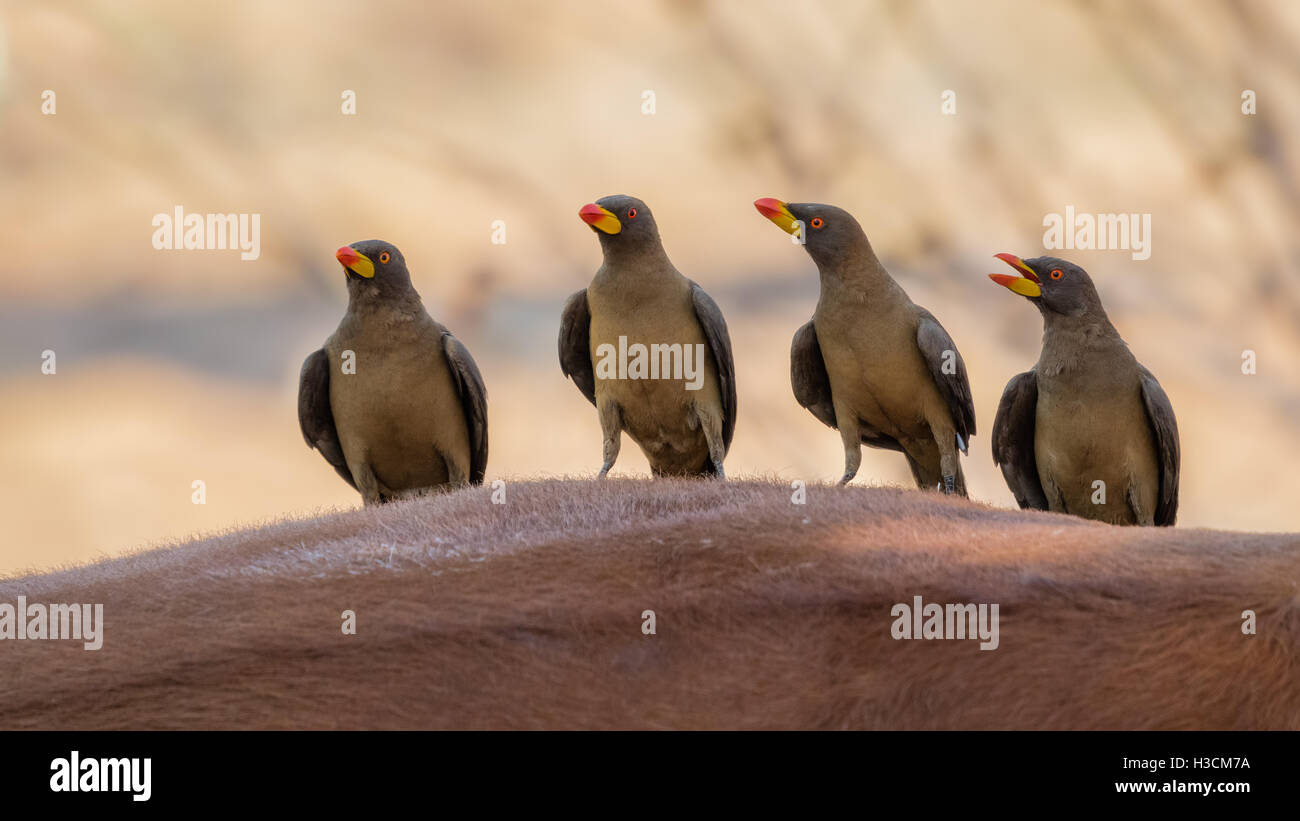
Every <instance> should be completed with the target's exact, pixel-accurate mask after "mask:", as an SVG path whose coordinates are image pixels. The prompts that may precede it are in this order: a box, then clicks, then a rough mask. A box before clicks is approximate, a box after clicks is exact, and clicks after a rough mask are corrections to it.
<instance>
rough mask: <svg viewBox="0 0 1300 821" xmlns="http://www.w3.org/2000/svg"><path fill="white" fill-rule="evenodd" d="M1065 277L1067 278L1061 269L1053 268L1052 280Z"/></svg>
mask: <svg viewBox="0 0 1300 821" xmlns="http://www.w3.org/2000/svg"><path fill="white" fill-rule="evenodd" d="M1063 276H1065V274H1063V273H1062V272H1061V269H1060V268H1053V269H1052V279H1060V278H1061V277H1063Z"/></svg>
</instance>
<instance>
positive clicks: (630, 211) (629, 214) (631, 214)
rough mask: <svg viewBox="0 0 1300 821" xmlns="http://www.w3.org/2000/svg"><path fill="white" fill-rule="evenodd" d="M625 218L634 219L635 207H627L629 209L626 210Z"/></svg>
mask: <svg viewBox="0 0 1300 821" xmlns="http://www.w3.org/2000/svg"><path fill="white" fill-rule="evenodd" d="M627 218H628V219H630V220H634V219H636V209H635V208H629V209H628V210H627Z"/></svg>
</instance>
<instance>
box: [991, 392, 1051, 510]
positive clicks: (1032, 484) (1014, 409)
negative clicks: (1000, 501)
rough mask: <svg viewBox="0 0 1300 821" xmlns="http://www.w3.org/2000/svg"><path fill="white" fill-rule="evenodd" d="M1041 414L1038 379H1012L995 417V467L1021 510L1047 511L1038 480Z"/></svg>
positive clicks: (1045, 499)
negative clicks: (1036, 454) (1037, 428)
mask: <svg viewBox="0 0 1300 821" xmlns="http://www.w3.org/2000/svg"><path fill="white" fill-rule="evenodd" d="M1037 415H1038V377H1037V375H1036V374H1035V373H1034V372H1033V371H1025V372H1024V373H1022V374H1018V375H1016V376H1013V377H1012V378H1011V381H1010V382H1008V383H1007V388H1006V390H1004V391H1003V392H1002V401H1001V402H998V412H997V415H996V416H994V417H993V464H995V465H998V466H999V467H1001V468H1002V478H1004V479H1006V481H1007V487H1009V488H1011V493H1012V494H1013V495H1014V496H1015V497H1016V504H1018V505H1020V507H1021V509H1022V510H1023V509H1025V508H1031V507H1032V508H1037V509H1038V510H1047V495H1046V494H1045V493H1043V485H1042V482H1040V481H1039V479H1038V462H1037V461H1036V459H1035V457H1034V426H1035V424H1036V421H1035V420H1036V418H1037Z"/></svg>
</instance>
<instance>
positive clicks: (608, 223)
mask: <svg viewBox="0 0 1300 821" xmlns="http://www.w3.org/2000/svg"><path fill="white" fill-rule="evenodd" d="M578 218H579V219H581V220H582V221H583V222H585V223H587V224H588V225H590V226H591V227H592V228H597V229H599V230H601V231H604V232H605V233H606V234H617V233H618V232H619V231H622V230H623V223H621V222H619V221H618V217H616V216H614V212H613V211H609V210H606V209H604V208H601V207H600V206H599V205H597V204H596V203H594V202H589V203H587V204H586V205H584V206H582V208H580V209H578Z"/></svg>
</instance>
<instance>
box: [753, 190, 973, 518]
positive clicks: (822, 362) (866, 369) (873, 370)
mask: <svg viewBox="0 0 1300 821" xmlns="http://www.w3.org/2000/svg"><path fill="white" fill-rule="evenodd" d="M754 206H755V207H756V208H757V209H758V212H759V213H760V214H762V215H763V216H765V217H767V218H768V219H769V220H771V221H772V222H774V223H776V225H778V226H779V227H780V228H781V229H782V230H784V231H786V232H787V233H789V234H791V235H792V236H795V237H797V238H799V239H800V241H801V242H802V243H803V246H804V248H805V249H806V250H807V251H808V255H809V256H811V257H812V258H813V262H815V263H816V264H817V271H818V274H819V275H820V277H821V298H820V299H818V301H817V308H816V310H815V311H814V312H813V317H812V320H811V321H809V322H808V324H806V325H804V326H803V327H802V328H800V329H799V330H798V331H797V332H796V333H795V335H794V343H793V344H792V345H791V346H790V382H791V384H792V386H793V387H794V396H795V399H797V400H798V401H799V404H800V405H803V406H804V407H805V408H807V409H808V410H809V411H811V412H812V415H813V416H815V417H817V418H818V419H819V420H821V421H822V422H823V423H825V424H827V425H829V426H830V427H832V428H836V429H837V430H839V432H840V437H841V439H842V440H843V442H844V475H843V476H842V477H840V484H846V483H847V482H848V481H849V480H850V479H852V478H853V477H854V476H855V475H856V474H857V472H858V466H859V465H860V464H861V463H862V449H861V445H863V444H865V445H869V446H871V447H874V448H885V449H887V450H896V451H899V452H901V453H902V454H903V455H904V456H905V457H906V458H907V464H908V466H909V467H910V468H911V469H912V476H913V477H914V478H915V479H916V484H917V486H918V487H921V488H929V489H934V488H938V487H942V488H943V490H944V492H946V493H960V494H961V495H963V496H965V495H966V479H965V477H964V476H963V475H962V470H961V464H960V462H959V461H958V455H957V453H958V451H959V450H960V451H961V452H963V453H965V452H966V450H967V448H968V447H969V443H970V438H971V437H972V436H974V435H975V407H974V404H973V402H972V400H971V392H970V381H969V380H968V379H967V377H966V363H965V362H964V361H962V358H961V354H960V353H958V352H957V346H956V345H955V344H954V343H953V341H952V337H950V336H948V332H947V331H945V330H944V329H943V326H942V325H940V324H939V320H937V319H935V318H934V316H933V315H932V314H931V313H930V312H929V311H927V310H926V309H924V308H922V307H920V306H919V305H917V304H915V303H914V302H912V300H911V299H909V298H908V296H907V293H906V292H904V291H903V289H902V288H901V287H900V286H899V284H898V283H897V282H895V281H894V278H893V277H891V276H890V275H889V272H888V271H886V270H885V266H883V265H881V264H880V260H878V259H876V254H875V252H874V251H872V250H871V243H870V242H868V241H867V235H866V234H865V233H863V231H862V227H861V226H860V225H858V221H857V220H855V219H854V218H853V216H852V215H851V214H849V213H848V212H847V211H844V210H843V209H840V208H836V207H835V206H833V205H821V204H818V203H785V202H781V201H780V200H777V199H772V198H771V197H765V198H763V199H760V200H757V201H755V202H754Z"/></svg>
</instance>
